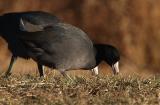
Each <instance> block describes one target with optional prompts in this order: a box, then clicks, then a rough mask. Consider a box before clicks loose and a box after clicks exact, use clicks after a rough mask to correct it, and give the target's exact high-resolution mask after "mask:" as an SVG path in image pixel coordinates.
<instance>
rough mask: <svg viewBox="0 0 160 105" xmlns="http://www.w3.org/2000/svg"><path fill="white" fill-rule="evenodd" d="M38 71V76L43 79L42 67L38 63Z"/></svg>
mask: <svg viewBox="0 0 160 105" xmlns="http://www.w3.org/2000/svg"><path fill="white" fill-rule="evenodd" d="M38 71H39V75H40V77H44V73H43V72H44V66H43V65H41V64H39V63H38Z"/></svg>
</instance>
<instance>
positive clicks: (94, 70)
mask: <svg viewBox="0 0 160 105" xmlns="http://www.w3.org/2000/svg"><path fill="white" fill-rule="evenodd" d="M91 71H92V75H98V66H96V67H95V68H93V69H92V70H91Z"/></svg>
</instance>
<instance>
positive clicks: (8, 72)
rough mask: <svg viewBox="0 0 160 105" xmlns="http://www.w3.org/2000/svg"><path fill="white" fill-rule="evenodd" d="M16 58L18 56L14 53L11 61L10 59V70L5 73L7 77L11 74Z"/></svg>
mask: <svg viewBox="0 0 160 105" xmlns="http://www.w3.org/2000/svg"><path fill="white" fill-rule="evenodd" d="M16 59H17V58H16V57H14V56H13V55H12V58H11V61H10V64H9V67H8V70H7V71H6V73H5V77H6V78H7V77H8V76H10V75H11V69H12V66H13V64H14V62H15V61H16Z"/></svg>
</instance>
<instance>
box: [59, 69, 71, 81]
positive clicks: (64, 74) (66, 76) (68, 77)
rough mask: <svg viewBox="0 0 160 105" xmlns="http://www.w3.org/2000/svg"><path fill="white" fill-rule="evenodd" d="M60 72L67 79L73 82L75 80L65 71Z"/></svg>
mask: <svg viewBox="0 0 160 105" xmlns="http://www.w3.org/2000/svg"><path fill="white" fill-rule="evenodd" d="M60 72H61V74H62V75H63V76H64V77H65V78H67V79H70V80H71V81H73V79H72V78H71V77H70V76H69V75H67V74H66V72H65V70H60Z"/></svg>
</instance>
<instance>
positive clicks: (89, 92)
mask: <svg viewBox="0 0 160 105" xmlns="http://www.w3.org/2000/svg"><path fill="white" fill-rule="evenodd" d="M72 78H73V80H72V81H71V80H68V79H65V78H62V77H60V76H59V75H56V76H54V77H53V74H49V75H48V76H47V77H46V78H45V79H41V78H38V77H36V76H33V75H25V76H11V77H10V78H9V79H4V78H2V77H1V78H0V103H1V104H3V105H8V104H10V105H28V104H29V105H114V104H115V105H159V104H160V77H159V76H154V77H151V78H147V79H142V78H139V77H137V76H128V77H122V76H114V77H113V76H104V77H103V76H100V77H89V78H84V77H72Z"/></svg>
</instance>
